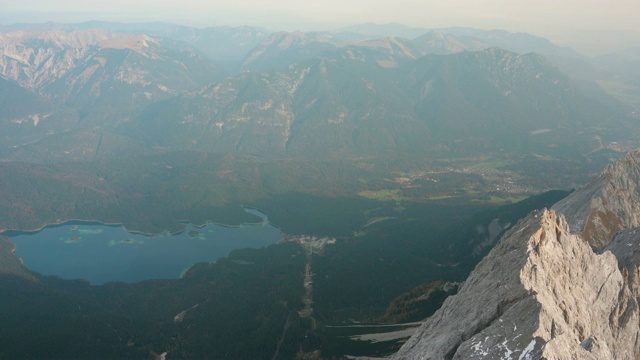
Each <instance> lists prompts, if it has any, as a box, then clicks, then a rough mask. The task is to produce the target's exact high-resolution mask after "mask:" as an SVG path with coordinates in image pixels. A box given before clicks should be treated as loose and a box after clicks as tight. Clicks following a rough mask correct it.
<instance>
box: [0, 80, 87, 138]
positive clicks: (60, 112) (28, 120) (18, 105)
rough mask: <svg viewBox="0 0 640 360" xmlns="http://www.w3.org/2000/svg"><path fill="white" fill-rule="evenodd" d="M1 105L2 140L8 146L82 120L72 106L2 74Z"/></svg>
mask: <svg viewBox="0 0 640 360" xmlns="http://www.w3.org/2000/svg"><path fill="white" fill-rule="evenodd" d="M25 104H28V105H29V106H24V105H25ZM0 109H2V111H0V140H1V142H2V144H3V145H4V146H8V147H12V146H16V145H19V144H21V143H23V142H28V141H31V140H35V139H38V138H39V137H41V136H44V135H47V134H52V133H56V132H63V131H65V130H68V129H71V128H72V127H74V126H75V125H76V124H77V122H78V116H77V115H76V114H75V113H74V112H73V111H72V110H70V109H68V108H65V107H64V106H59V105H56V104H55V103H52V102H51V101H50V100H48V99H46V98H44V97H42V96H40V95H38V94H36V93H34V92H32V91H30V90H28V89H25V88H23V87H21V86H20V85H18V84H17V83H15V82H13V81H11V80H7V79H4V78H2V77H0Z"/></svg>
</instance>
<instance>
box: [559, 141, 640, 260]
mask: <svg viewBox="0 0 640 360" xmlns="http://www.w3.org/2000/svg"><path fill="white" fill-rule="evenodd" d="M639 184H640V149H637V150H634V151H632V152H630V153H628V154H627V155H626V156H625V157H624V158H623V159H621V160H619V161H617V162H616V163H614V164H611V165H609V166H607V168H606V169H605V170H604V171H603V172H602V173H601V174H600V175H599V176H597V177H596V178H595V179H594V180H593V181H592V182H591V183H589V184H587V185H585V186H584V187H582V188H580V189H578V190H576V191H575V192H574V193H573V194H571V195H570V196H568V197H567V198H565V199H564V200H562V201H559V202H558V203H557V204H555V205H554V206H553V209H554V210H555V211H556V212H558V213H561V214H563V215H564V216H565V217H566V219H567V222H568V223H569V226H570V228H571V231H572V232H577V233H579V234H581V235H582V236H583V238H584V239H585V240H587V241H588V242H589V244H591V245H592V246H594V247H595V248H597V249H602V248H603V247H604V246H606V245H607V244H608V243H609V241H611V239H612V238H613V236H614V235H615V234H616V233H617V232H619V231H621V230H624V229H630V228H634V227H637V226H640V186H639Z"/></svg>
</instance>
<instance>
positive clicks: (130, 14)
mask: <svg viewBox="0 0 640 360" xmlns="http://www.w3.org/2000/svg"><path fill="white" fill-rule="evenodd" d="M91 19H99V20H112V21H124V22H127V21H156V20H160V21H168V22H178V23H181V24H187V25H195V26H216V25H259V26H266V27H269V28H271V29H274V30H294V29H301V30H311V29H327V28H331V27H334V28H335V27H339V26H344V25H350V24H357V23H365V22H375V23H390V22H397V23H402V24H405V25H409V26H414V27H425V28H438V27H447V26H471V27H479V28H504V29H507V30H511V31H526V32H530V33H533V34H538V35H543V36H550V35H553V34H555V35H561V34H569V33H577V32H579V31H595V30H603V29H606V30H635V31H638V32H640V20H639V19H640V0H439V1H434V0H395V1H389V0H322V1H311V0H263V1H258V0H208V1H202V0H180V1H176V0H137V1H124V0H109V1H98V0H95V1H87V0H0V22H2V23H5V24H7V23H13V22H42V21H60V22H77V21H85V20H91Z"/></svg>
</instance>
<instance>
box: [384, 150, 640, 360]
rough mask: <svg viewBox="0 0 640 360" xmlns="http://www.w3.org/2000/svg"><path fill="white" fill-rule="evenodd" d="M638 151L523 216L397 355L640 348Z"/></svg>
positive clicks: (514, 355) (614, 353)
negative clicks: (548, 206)
mask: <svg viewBox="0 0 640 360" xmlns="http://www.w3.org/2000/svg"><path fill="white" fill-rule="evenodd" d="M638 159H640V151H638V150H636V151H634V152H631V153H629V154H628V155H627V156H626V157H625V158H623V159H622V160H620V161H618V162H617V163H615V164H613V165H610V166H609V167H607V168H606V169H605V170H604V171H603V172H602V174H601V175H600V176H598V177H596V178H595V179H594V180H593V182H592V183H590V184H588V185H587V186H585V187H583V188H581V189H578V190H577V191H575V192H574V193H573V194H572V195H570V196H569V197H567V198H566V199H564V200H562V201H561V202H559V203H557V204H556V205H554V206H553V208H552V209H551V210H547V209H544V210H541V211H536V212H533V213H531V214H529V215H528V216H527V217H526V218H524V219H522V220H520V221H519V222H518V224H517V225H515V226H514V227H513V228H512V229H511V230H509V232H507V233H506V234H505V235H504V236H503V238H502V239H501V240H500V242H499V244H498V245H497V246H496V247H495V248H494V249H493V250H492V251H491V252H490V253H489V255H487V257H486V258H485V259H483V260H482V261H481V262H480V264H478V266H477V267H476V268H475V270H474V271H473V272H472V273H471V275H470V276H469V278H468V279H467V281H466V282H465V283H464V285H463V286H462V287H461V289H460V291H459V293H458V294H457V295H455V296H452V297H449V298H448V299H447V300H446V301H445V302H444V304H443V306H442V307H441V308H440V309H439V310H438V311H437V312H436V313H435V314H434V315H433V316H431V317H430V318H429V319H427V321H426V322H425V323H424V324H423V325H422V327H421V328H420V329H419V330H418V331H417V332H416V333H415V334H414V335H413V336H412V337H411V338H410V339H409V341H407V342H406V343H405V345H404V346H403V347H402V348H401V349H400V350H399V352H398V353H396V354H395V355H394V357H393V359H478V358H491V359H542V358H545V359H634V358H638V357H640V340H639V339H640V327H639V326H638V324H639V322H640V312H639V308H638V299H639V295H640V291H639V289H640V286H639V285H640V282H639V281H638V272H639V271H640V232H639V229H638V228H637V226H638V220H637V219H638V216H640V213H639V212H638V194H637V190H636V189H637V187H638V184H639V181H640V175H639V174H640V165H639V164H640V163H639V162H638Z"/></svg>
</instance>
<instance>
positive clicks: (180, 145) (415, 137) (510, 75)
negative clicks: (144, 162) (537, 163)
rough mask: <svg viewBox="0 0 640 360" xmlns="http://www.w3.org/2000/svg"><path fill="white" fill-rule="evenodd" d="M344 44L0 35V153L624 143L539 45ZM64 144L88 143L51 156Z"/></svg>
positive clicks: (507, 40) (75, 27)
mask: <svg viewBox="0 0 640 360" xmlns="http://www.w3.org/2000/svg"><path fill="white" fill-rule="evenodd" d="M99 27H101V28H99ZM358 29H359V28H357V27H355V28H349V29H346V30H345V29H343V30H342V31H339V32H334V33H329V32H315V33H303V32H292V33H286V32H279V33H273V34H268V32H266V31H265V30H264V29H258V28H250V27H238V28H230V27H221V28H205V29H195V28H188V27H184V26H177V25H171V24H163V23H152V24H117V23H102V22H91V23H84V24H72V25H58V24H42V25H14V26H7V27H4V28H3V30H2V32H0V55H1V56H0V77H1V79H2V83H0V86H1V87H2V88H6V89H10V88H15V89H14V90H6V91H5V94H10V95H6V96H5V97H4V98H3V99H0V101H4V103H5V104H9V103H10V104H11V108H8V110H9V111H5V112H4V113H3V115H2V118H0V120H2V122H1V123H0V124H1V126H2V130H3V131H2V133H3V134H7V135H5V136H6V137H7V139H8V141H7V142H5V143H3V144H4V145H5V148H4V150H3V149H0V152H2V154H3V155H2V156H3V157H5V158H10V159H25V156H26V159H31V160H34V159H36V158H41V156H36V154H35V153H36V152H41V150H38V149H39V147H38V146H34V145H32V144H33V143H34V142H37V141H38V140H42V139H43V136H46V137H47V143H48V144H49V145H48V147H50V148H51V147H53V149H52V150H51V154H52V156H53V154H55V153H58V154H63V153H75V154H82V153H87V154H89V153H91V154H95V153H96V152H95V149H97V148H98V147H99V145H100V142H99V141H98V140H97V139H101V138H102V136H103V135H100V134H105V133H108V134H112V136H116V137H118V139H120V140H119V143H122V144H123V146H122V147H121V149H123V150H122V151H124V153H126V152H127V151H128V150H126V149H131V151H134V150H133V149H136V150H135V151H136V152H137V151H139V149H140V148H146V149H149V150H147V151H151V152H153V151H155V150H152V149H162V151H171V150H202V151H218V152H233V153H239V154H260V155H275V156H318V155H321V156H350V155H358V156H361V155H379V154H389V153H396V154H410V155H412V156H467V155H468V154H472V153H478V152H496V151H508V152H514V153H530V152H533V153H536V154H540V155H542V156H545V155H562V154H564V155H566V154H572V155H576V154H578V155H579V154H586V153H589V152H591V151H594V150H598V149H602V148H606V147H610V145H611V144H612V143H614V142H615V143H617V142H620V141H623V140H626V139H629V138H630V137H631V138H632V137H634V136H635V135H636V129H635V127H634V126H633V121H632V117H633V116H634V114H633V112H632V108H631V106H630V105H628V104H632V103H629V102H627V104H624V103H623V102H621V101H619V100H617V99H615V98H613V97H612V96H610V95H607V94H606V93H605V92H604V91H602V90H600V88H599V87H598V85H596V84H594V83H592V82H591V83H585V82H584V80H581V81H579V82H574V80H572V79H571V78H569V77H568V76H567V75H565V74H563V73H562V72H561V71H559V70H558V68H556V67H555V66H554V65H553V62H550V61H549V60H548V59H545V58H544V57H543V56H544V55H546V56H550V58H551V59H554V58H556V59H558V58H562V59H565V61H567V60H566V59H575V61H584V59H583V58H582V57H581V56H580V55H579V54H577V53H575V52H573V51H571V50H570V49H567V48H562V47H558V46H556V45H554V44H552V43H551V42H549V41H548V40H546V39H543V38H539V37H535V36H532V35H528V34H521V33H518V34H513V33H509V32H506V31H500V30H493V31H486V30H476V29H468V28H454V29H442V30H439V31H428V32H426V33H424V34H422V35H421V36H418V37H416V38H414V39H406V38H400V37H393V36H384V37H378V38H372V37H371V36H369V35H367V34H368V33H375V31H369V30H371V29H373V28H372V27H365V28H363V29H360V30H358ZM367 29H369V30H367ZM379 29H380V31H382V30H385V29H386V30H385V31H387V30H388V29H387V27H381V28H379ZM358 33H359V34H360V35H359V36H355V35H354V34H358ZM531 52H535V53H536V54H531ZM572 61H573V60H572ZM218 63H221V64H222V63H223V64H224V66H221V65H218ZM565 64H566V62H565ZM223 68H225V69H227V70H229V71H231V72H227V71H225V70H223ZM234 69H235V70H234ZM238 69H239V70H240V72H238V71H237V70H238ZM16 86H19V88H16ZM11 109H19V110H11ZM68 131H72V132H73V131H82V132H83V134H84V135H82V136H83V137H84V138H87V139H89V138H93V139H96V142H93V143H92V142H91V141H82V142H69V141H66V140H62V139H63V138H65V137H68ZM58 136H59V137H60V139H61V140H60V141H59V142H58V143H57V145H56V141H55V139H56V137H58ZM110 136H111V135H110ZM29 153H31V154H32V156H30V155H28V154H29ZM119 153H121V152H119ZM94 156H96V155H94Z"/></svg>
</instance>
